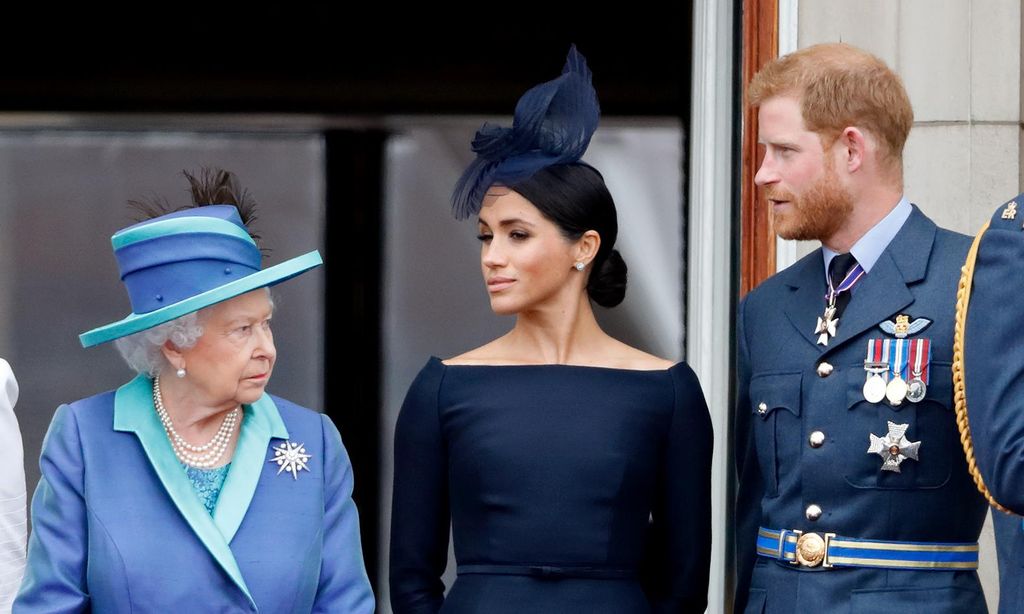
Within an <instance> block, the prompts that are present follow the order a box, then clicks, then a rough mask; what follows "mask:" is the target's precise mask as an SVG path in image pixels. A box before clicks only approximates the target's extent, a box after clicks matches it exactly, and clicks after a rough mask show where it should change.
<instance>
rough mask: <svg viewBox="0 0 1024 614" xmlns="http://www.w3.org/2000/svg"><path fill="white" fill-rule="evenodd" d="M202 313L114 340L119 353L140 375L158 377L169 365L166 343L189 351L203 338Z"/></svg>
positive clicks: (194, 312)
mask: <svg viewBox="0 0 1024 614" xmlns="http://www.w3.org/2000/svg"><path fill="white" fill-rule="evenodd" d="M200 320H201V318H200V311H193V312H192V313H187V314H185V315H183V316H181V317H180V318H176V319H174V320H171V321H170V322H164V323H163V324H160V325H157V326H154V327H153V328H150V329H147V330H144V331H141V332H137V333H135V334H134V335H128V336H127V337H121V338H120V339H115V340H114V345H115V346H117V351H118V352H120V353H121V358H124V361H125V362H126V363H128V366H129V367H131V368H132V369H134V370H135V371H136V372H138V373H140V374H145V375H148V376H149V377H156V376H157V375H159V374H160V371H162V370H163V369H164V368H165V367H167V366H168V365H169V363H168V362H167V358H166V357H164V353H163V346H164V343H166V342H168V341H170V342H171V343H173V344H174V345H176V346H177V347H179V348H182V349H186V348H190V347H192V346H193V345H195V344H196V341H199V338H200V337H202V336H203V326H202V324H201V322H200Z"/></svg>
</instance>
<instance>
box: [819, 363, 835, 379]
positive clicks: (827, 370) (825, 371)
mask: <svg viewBox="0 0 1024 614" xmlns="http://www.w3.org/2000/svg"><path fill="white" fill-rule="evenodd" d="M832 370H833V367H832V365H831V364H830V363H827V362H820V363H818V377H828V376H829V375H832Z"/></svg>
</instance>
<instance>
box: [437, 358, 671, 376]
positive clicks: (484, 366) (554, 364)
mask: <svg viewBox="0 0 1024 614" xmlns="http://www.w3.org/2000/svg"><path fill="white" fill-rule="evenodd" d="M430 360H431V361H433V362H437V363H438V364H439V365H441V366H442V367H445V368H446V369H452V368H463V367H465V368H469V369H524V368H530V367H534V368H536V367H554V368H562V369H584V370H595V371H616V372H621V373H669V372H670V371H672V370H673V369H676V368H678V367H679V366H681V365H684V364H686V363H685V362H684V361H679V362H676V363H674V364H673V365H672V366H671V367H668V368H667V369H628V368H625V367H605V366H601V365H570V364H562V363H557V362H542V363H536V364H521V365H490V364H479V365H463V364H456V365H449V364H446V363H445V362H444V359H442V358H440V357H438V356H431V357H430Z"/></svg>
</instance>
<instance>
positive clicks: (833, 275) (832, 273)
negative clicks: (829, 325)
mask: <svg viewBox="0 0 1024 614" xmlns="http://www.w3.org/2000/svg"><path fill="white" fill-rule="evenodd" d="M855 266H857V259H856V258H854V257H853V254H839V255H837V256H835V257H834V258H832V262H829V263H828V276H829V279H831V280H832V289H833V290H837V289H838V288H839V285H840V284H842V283H843V280H844V279H846V276H847V275H848V274H849V273H850V270H851V269H853V267H855ZM850 295H851V292H850V290H849V289H847V290H844V291H843V292H840V293H839V294H838V295H837V296H836V313H835V316H834V317H835V318H837V319H838V318H839V316H841V315H843V310H845V309H846V306H847V305H848V304H849V303H850Z"/></svg>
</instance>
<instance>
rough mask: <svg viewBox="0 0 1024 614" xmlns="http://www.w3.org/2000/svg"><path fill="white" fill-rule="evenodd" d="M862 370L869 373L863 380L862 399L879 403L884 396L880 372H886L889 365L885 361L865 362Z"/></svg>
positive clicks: (883, 382)
mask: <svg viewBox="0 0 1024 614" xmlns="http://www.w3.org/2000/svg"><path fill="white" fill-rule="evenodd" d="M864 370H865V371H867V372H868V374H869V375H868V377H867V379H866V380H864V390H863V392H864V400H865V401H867V402H868V403H881V402H882V399H884V398H885V378H883V377H882V374H883V373H886V372H888V370H889V365H888V364H887V363H881V364H879V363H872V364H868V363H865V364H864Z"/></svg>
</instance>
